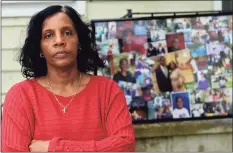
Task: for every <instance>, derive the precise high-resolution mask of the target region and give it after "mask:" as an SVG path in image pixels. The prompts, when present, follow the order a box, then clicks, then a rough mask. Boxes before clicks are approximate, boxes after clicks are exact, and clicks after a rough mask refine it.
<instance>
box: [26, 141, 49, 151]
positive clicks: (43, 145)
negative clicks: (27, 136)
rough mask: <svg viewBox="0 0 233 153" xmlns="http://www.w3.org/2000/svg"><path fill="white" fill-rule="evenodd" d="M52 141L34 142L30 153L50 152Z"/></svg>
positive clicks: (30, 147)
mask: <svg viewBox="0 0 233 153" xmlns="http://www.w3.org/2000/svg"><path fill="white" fill-rule="evenodd" d="M49 142H50V141H44V140H32V142H31V144H30V146H29V150H30V152H48V148H49Z"/></svg>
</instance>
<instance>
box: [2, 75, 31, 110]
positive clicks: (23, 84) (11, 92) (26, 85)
mask: <svg viewBox="0 0 233 153" xmlns="http://www.w3.org/2000/svg"><path fill="white" fill-rule="evenodd" d="M33 80H34V79H26V80H22V81H20V82H17V83H15V84H13V85H12V86H11V87H10V88H9V89H8V91H7V93H6V96H5V99H4V107H5V105H7V104H8V102H9V104H11V105H20V104H21V102H22V101H23V100H22V98H23V95H22V91H23V90H25V91H26V92H27V91H30V90H31V89H30V86H31V84H32V83H33Z"/></svg>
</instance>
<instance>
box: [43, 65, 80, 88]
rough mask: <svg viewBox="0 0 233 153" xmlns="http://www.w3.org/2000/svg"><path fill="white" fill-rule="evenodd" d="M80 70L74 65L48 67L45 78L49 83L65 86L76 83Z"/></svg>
mask: <svg viewBox="0 0 233 153" xmlns="http://www.w3.org/2000/svg"><path fill="white" fill-rule="evenodd" d="M79 76H80V72H79V71H78V69H77V68H76V67H74V68H70V69H54V68H49V69H48V74H47V76H46V77H47V79H48V80H49V82H50V83H51V84H54V85H55V84H56V86H60V87H66V86H70V85H71V86H72V85H73V84H77V82H78V81H79Z"/></svg>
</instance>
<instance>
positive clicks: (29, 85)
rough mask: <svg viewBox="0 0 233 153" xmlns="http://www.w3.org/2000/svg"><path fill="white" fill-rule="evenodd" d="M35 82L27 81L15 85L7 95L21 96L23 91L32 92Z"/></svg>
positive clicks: (33, 80) (32, 80)
mask: <svg viewBox="0 0 233 153" xmlns="http://www.w3.org/2000/svg"><path fill="white" fill-rule="evenodd" d="M34 82H35V79H34V78H33V79H25V80H22V81H20V82H17V83H15V84H13V85H12V86H11V87H10V88H9V90H8V91H7V95H11V94H14V95H15V94H16V95H18V94H20V92H21V91H22V90H30V89H31V88H32V86H33V84H34Z"/></svg>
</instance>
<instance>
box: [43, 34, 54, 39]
mask: <svg viewBox="0 0 233 153" xmlns="http://www.w3.org/2000/svg"><path fill="white" fill-rule="evenodd" d="M52 36H53V35H52V34H51V33H48V34H46V35H45V39H49V38H51V37H52Z"/></svg>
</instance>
